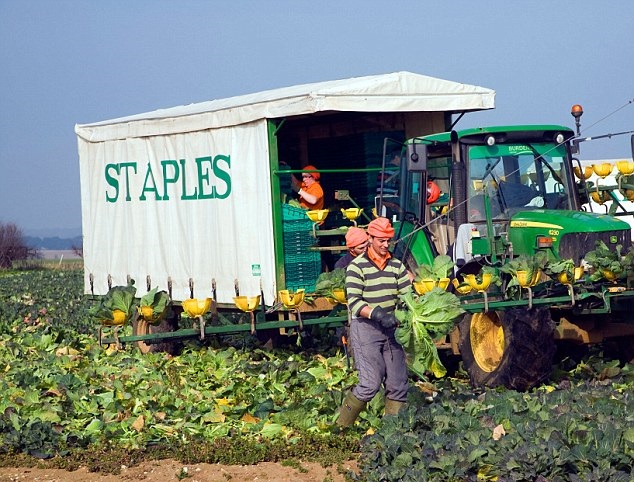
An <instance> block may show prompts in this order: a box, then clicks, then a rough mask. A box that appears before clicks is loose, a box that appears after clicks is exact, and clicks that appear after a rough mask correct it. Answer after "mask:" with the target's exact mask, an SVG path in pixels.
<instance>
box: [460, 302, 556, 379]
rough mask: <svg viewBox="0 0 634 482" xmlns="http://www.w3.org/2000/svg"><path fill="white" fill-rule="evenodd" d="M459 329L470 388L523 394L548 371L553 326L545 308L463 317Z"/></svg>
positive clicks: (550, 360)
mask: <svg viewBox="0 0 634 482" xmlns="http://www.w3.org/2000/svg"><path fill="white" fill-rule="evenodd" d="M459 329H460V343H459V347H460V354H461V356H462V362H463V365H464V368H465V369H466V370H467V372H468V373H469V377H470V379H471V383H472V385H474V386H485V387H491V388H493V387H498V386H505V387H507V388H510V389H513V390H518V391H525V390H529V389H530V388H532V387H534V386H536V385H538V384H539V383H541V382H542V381H544V380H545V379H547V378H548V376H549V375H550V373H551V371H552V363H553V357H554V354H555V340H554V330H555V324H554V323H553V320H552V318H551V316H550V312H549V310H548V309H546V308H531V309H530V310H529V309H509V310H505V311H495V312H489V313H473V314H467V315H466V316H465V317H464V318H463V320H462V321H461V322H460V325H459Z"/></svg>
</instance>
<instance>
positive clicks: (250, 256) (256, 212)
mask: <svg viewBox="0 0 634 482" xmlns="http://www.w3.org/2000/svg"><path fill="white" fill-rule="evenodd" d="M494 97H495V92H494V91H492V90H490V89H485V88H482V87H477V86H472V85H466V84H461V83H457V82H450V81H446V80H441V79H435V78H432V77H426V76H422V75H417V74H412V73H409V72H398V73H393V74H387V75H377V76H371V77H360V78H353V79H346V80H337V81H331V82H321V83H315V84H306V85H298V86H293V87H287V88H282V89H276V90H270V91H266V92H260V93H257V94H251V95H244V96H239V97H232V98H229V99H222V100H213V101H209V102H203V103H199V104H192V105H189V106H181V107H174V108H171V109H163V110H158V111H154V112H150V113H146V114H139V115H134V116H129V117H124V118H119V119H113V120H109V121H104V122H98V123H94V124H87V125H77V126H75V132H76V133H77V136H78V144H79V158H80V172H81V189H82V191H81V196H82V224H83V236H84V265H85V272H86V279H85V289H86V292H90V291H91V285H92V290H93V291H94V293H95V294H99V295H102V294H105V293H106V292H107V291H108V279H109V277H110V282H111V284H112V286H117V285H125V284H126V282H127V278H128V277H130V278H132V279H134V280H135V282H136V286H137V288H138V291H137V294H138V295H141V296H142V295H143V294H144V293H145V292H146V284H147V283H148V281H147V279H148V277H149V284H150V286H151V288H153V287H155V286H159V287H160V289H167V286H168V281H169V282H171V286H172V295H173V298H174V299H175V300H182V299H186V298H189V297H190V295H191V293H190V280H191V283H193V287H194V290H193V295H194V297H196V298H203V297H208V296H210V295H211V287H212V281H213V280H215V282H216V287H217V299H218V302H219V303H226V304H232V303H233V296H234V295H235V289H234V282H237V283H238V285H239V288H240V294H241V295H246V296H255V295H257V294H259V293H260V281H261V283H262V288H263V292H264V298H265V302H266V303H267V304H271V303H272V302H273V300H274V298H275V297H276V293H277V291H276V267H275V266H274V263H275V258H274V239H273V225H272V224H273V223H272V206H271V179H270V172H269V166H270V157H269V152H268V149H269V148H268V133H267V119H270V118H283V117H290V116H297V115H302V114H310V113H315V112H320V111H356V112H422V111H428V112H431V111H433V112H437V111H443V112H463V111H470V110H480V109H490V108H493V107H494ZM91 278H92V283H91Z"/></svg>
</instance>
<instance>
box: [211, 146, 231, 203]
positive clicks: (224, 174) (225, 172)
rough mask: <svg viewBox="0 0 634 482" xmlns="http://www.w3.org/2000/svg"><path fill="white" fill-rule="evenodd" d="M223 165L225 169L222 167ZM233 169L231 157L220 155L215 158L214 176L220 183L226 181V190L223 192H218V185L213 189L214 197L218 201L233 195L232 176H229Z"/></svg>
mask: <svg viewBox="0 0 634 482" xmlns="http://www.w3.org/2000/svg"><path fill="white" fill-rule="evenodd" d="M221 162H222V163H223V164H224V165H225V166H224V167H225V168H224V169H223V166H221V165H220V163H221ZM230 168H231V157H230V156H222V155H218V156H216V157H214V175H215V176H216V179H218V180H220V181H224V184H225V189H224V191H223V192H220V191H219V190H218V185H216V186H214V188H213V191H212V192H213V197H216V198H218V199H225V198H227V197H228V196H229V194H231V175H230V174H229V170H230Z"/></svg>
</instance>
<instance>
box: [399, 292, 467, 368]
mask: <svg viewBox="0 0 634 482" xmlns="http://www.w3.org/2000/svg"><path fill="white" fill-rule="evenodd" d="M401 301H402V303H403V305H402V307H401V308H399V309H397V310H396V313H395V314H396V318H397V319H398V320H399V327H398V328H397V329H396V334H395V336H396V341H398V342H399V343H400V344H401V346H402V347H403V349H404V350H405V353H406V354H407V363H408V367H409V369H410V370H411V371H412V372H413V373H414V374H416V375H417V376H418V377H420V378H425V373H426V372H431V373H433V375H434V376H435V377H438V378H440V377H443V376H445V375H446V374H447V369H446V368H445V367H444V365H443V364H442V362H441V361H440V358H439V357H438V350H437V349H436V345H435V344H434V340H438V339H440V338H441V337H442V336H445V335H447V334H448V333H449V332H451V330H453V328H454V326H455V324H456V322H457V320H458V319H459V317H460V315H461V314H463V313H464V310H463V309H462V308H461V307H460V300H459V299H458V297H457V296H456V295H454V294H453V293H448V292H447V291H444V290H442V289H440V288H434V289H433V290H431V291H430V292H428V293H425V294H424V295H421V296H418V295H416V294H414V293H411V292H410V293H407V294H406V295H403V296H401Z"/></svg>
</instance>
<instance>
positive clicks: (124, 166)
mask: <svg viewBox="0 0 634 482" xmlns="http://www.w3.org/2000/svg"><path fill="white" fill-rule="evenodd" d="M119 167H120V168H122V169H123V170H125V200H126V201H132V196H130V176H129V175H128V169H129V168H130V167H131V168H133V169H134V174H136V162H122V163H120V164H119Z"/></svg>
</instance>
